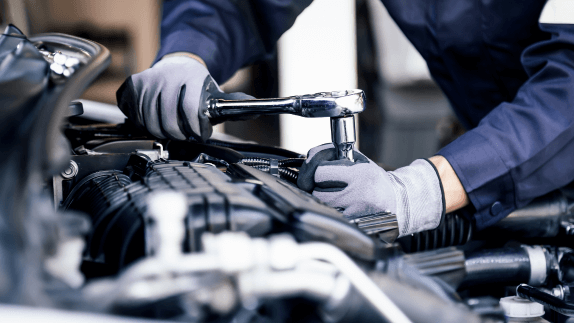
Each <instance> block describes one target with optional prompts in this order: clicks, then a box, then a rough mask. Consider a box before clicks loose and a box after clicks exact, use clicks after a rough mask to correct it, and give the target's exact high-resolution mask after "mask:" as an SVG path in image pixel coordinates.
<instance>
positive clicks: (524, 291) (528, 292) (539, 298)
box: [516, 284, 574, 316]
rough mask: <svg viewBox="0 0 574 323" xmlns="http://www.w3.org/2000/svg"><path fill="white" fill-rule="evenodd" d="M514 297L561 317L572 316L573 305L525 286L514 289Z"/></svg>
mask: <svg viewBox="0 0 574 323" xmlns="http://www.w3.org/2000/svg"><path fill="white" fill-rule="evenodd" d="M516 295H517V296H520V297H522V298H526V299H529V300H531V301H533V302H536V303H540V304H542V305H544V307H548V308H550V309H551V310H553V311H556V312H558V313H560V314H562V315H566V316H574V305H573V304H570V303H567V302H565V301H563V300H561V299H560V298H558V297H555V296H552V295H550V294H547V293H545V292H543V291H541V290H539V289H537V288H534V287H532V286H529V285H526V284H520V285H518V287H516Z"/></svg>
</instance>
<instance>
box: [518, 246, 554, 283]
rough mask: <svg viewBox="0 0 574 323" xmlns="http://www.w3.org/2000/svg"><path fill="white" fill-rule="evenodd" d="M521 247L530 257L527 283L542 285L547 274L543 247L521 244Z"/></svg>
mask: <svg viewBox="0 0 574 323" xmlns="http://www.w3.org/2000/svg"><path fill="white" fill-rule="evenodd" d="M522 248H524V250H526V252H527V253H528V258H529V259H530V280H529V281H528V284H529V285H532V286H540V285H542V284H543V283H544V281H545V280H546V277H547V276H548V273H547V268H546V267H547V266H546V255H545V252H544V248H542V247H541V246H534V247H531V246H522Z"/></svg>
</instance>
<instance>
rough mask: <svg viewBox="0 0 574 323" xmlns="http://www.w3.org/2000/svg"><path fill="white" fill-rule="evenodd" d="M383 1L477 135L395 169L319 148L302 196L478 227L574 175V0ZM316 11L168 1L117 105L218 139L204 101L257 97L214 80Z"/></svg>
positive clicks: (271, 4)
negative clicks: (455, 217) (226, 89)
mask: <svg viewBox="0 0 574 323" xmlns="http://www.w3.org/2000/svg"><path fill="white" fill-rule="evenodd" d="M382 1H383V3H384V5H385V6H386V8H387V10H388V11H389V13H390V14H391V16H392V18H393V19H394V20H395V22H396V23H397V24H398V25H399V27H400V28H401V29H402V31H403V32H404V33H405V35H406V36H407V37H408V38H409V40H410V41H411V42H412V43H413V44H414V46H415V47H416V48H417V50H418V51H419V52H420V53H421V54H422V56H423V57H424V59H425V60H426V62H427V65H428V67H429V70H430V72H431V74H432V76H433V78H434V79H435V81H436V82H437V83H438V85H439V86H440V87H441V89H442V90H443V91H444V93H445V94H446V95H447V97H448V98H449V100H450V102H451V104H452V107H453V109H454V111H455V113H456V114H457V116H458V118H459V119H460V121H461V122H462V123H463V125H464V126H465V127H466V128H467V129H470V130H469V131H467V132H466V133H465V134H464V135H462V136H461V137H459V138H458V139H457V140H455V141H454V142H452V143H451V144H449V145H448V146H446V147H445V148H443V149H442V150H440V151H439V152H438V153H437V155H436V156H432V157H430V158H429V159H419V160H415V161H414V162H413V163H412V164H410V165H409V166H406V167H402V168H399V169H397V170H395V171H389V172H387V171H385V170H384V169H382V168H380V167H379V166H377V165H376V164H375V163H373V162H372V161H370V160H369V159H367V158H366V157H365V156H364V155H362V154H360V153H359V152H355V159H356V161H355V162H350V161H341V160H335V153H334V149H333V148H332V146H331V145H328V144H327V145H322V146H319V147H316V148H313V149H311V150H310V151H309V155H308V159H307V161H306V163H305V164H304V166H303V167H302V169H301V171H300V175H299V180H298V185H299V186H300V187H301V188H302V189H304V190H306V191H309V192H312V193H313V194H314V195H315V196H317V197H318V198H319V199H321V200H322V201H323V202H325V203H326V204H328V205H330V206H332V207H337V208H340V209H344V211H343V213H344V214H345V215H346V216H354V215H365V214H376V213H380V212H384V211H390V212H393V213H394V214H396V215H397V220H398V225H399V228H398V229H399V234H400V236H405V235H408V234H411V233H414V232H419V231H423V230H429V229H433V228H435V227H436V226H437V225H438V224H439V223H440V221H441V219H442V218H444V214H445V212H452V211H455V210H458V209H461V208H464V209H463V210H464V211H465V212H466V213H467V214H468V216H469V218H470V219H471V220H472V221H473V222H474V224H475V227H476V228H477V229H479V230H480V229H482V228H485V227H487V226H489V225H492V224H494V223H495V222H497V221H498V220H500V219H502V218H504V217H505V216H507V215H508V214H509V213H510V212H512V211H513V210H515V209H517V208H520V207H522V206H525V205H526V204H528V203H529V202H530V201H532V199H534V198H535V197H538V196H541V195H544V194H546V193H548V192H550V191H552V190H555V189H557V188H560V187H563V186H565V185H566V184H568V183H570V182H571V181H572V180H574V140H573V138H574V124H573V121H574V110H573V109H574V1H570V0H548V1H547V2H546V1H543V0H539V1H522V0H505V1H486V0H444V1H433V0H411V1H404V0H382ZM310 3H311V0H292V1H287V0H284V1H276V0H251V1H232V0H203V1H202V0H173V1H167V0H166V1H165V2H164V6H163V21H162V24H161V49H160V51H159V53H158V56H157V60H156V62H155V64H154V65H153V66H152V68H150V69H148V70H146V71H144V72H142V73H139V74H135V75H133V76H131V77H130V78H128V79H127V81H126V82H125V83H124V84H123V85H122V87H121V88H120V89H119V90H118V94H117V96H118V103H119V106H120V108H121V109H122V110H123V111H124V112H126V115H128V117H129V118H130V119H132V120H135V122H136V123H138V124H139V125H141V126H143V127H145V128H147V130H148V131H149V132H150V133H151V134H152V135H154V136H156V137H159V138H172V139H180V140H185V139H194V140H205V139H207V138H209V136H210V135H211V125H210V123H209V121H208V119H207V117H206V116H205V115H204V114H203V113H202V112H203V111H199V110H200V109H199V102H200V100H204V99H205V98H206V97H221V98H248V96H246V95H245V94H242V93H234V94H225V93H222V92H221V91H220V90H219V87H218V86H217V83H216V82H223V81H225V80H227V79H228V78H229V77H230V76H231V75H233V73H234V72H235V71H236V70H238V69H239V68H241V67H243V66H246V65H249V64H250V63H253V62H255V61H257V60H261V59H264V58H265V57H267V56H268V55H271V54H272V53H273V51H274V48H275V43H276V42H277V40H278V39H279V37H280V36H281V35H282V34H283V33H284V32H285V31H286V30H287V29H289V28H290V27H291V26H292V25H293V23H294V22H295V19H296V17H297V15H298V14H299V13H300V12H302V11H303V10H304V9H305V8H306V7H307V6H308V5H309V4H310ZM465 206H467V207H465Z"/></svg>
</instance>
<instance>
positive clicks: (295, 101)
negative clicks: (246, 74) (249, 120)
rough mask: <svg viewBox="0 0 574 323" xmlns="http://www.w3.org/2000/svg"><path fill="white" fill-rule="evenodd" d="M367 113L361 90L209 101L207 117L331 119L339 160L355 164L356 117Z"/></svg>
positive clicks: (332, 136)
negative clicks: (279, 116)
mask: <svg viewBox="0 0 574 323" xmlns="http://www.w3.org/2000/svg"><path fill="white" fill-rule="evenodd" d="M363 110H365V93H364V92H363V91H362V90H350V91H334V92H320V93H316V94H307V95H296V96H290V97H286V98H276V99H252V100H224V99H210V100H209V101H208V102H207V108H206V110H205V114H206V116H207V117H208V118H209V119H210V120H213V121H216V122H221V121H226V120H230V119H237V118H240V117H242V116H243V117H244V116H249V115H272V114H293V115H297V116H301V117H305V118H325V117H330V118H331V139H332V141H333V144H334V145H335V148H337V158H338V159H348V160H351V161H354V157H353V146H354V144H355V142H356V134H355V114H357V113H361V112H363Z"/></svg>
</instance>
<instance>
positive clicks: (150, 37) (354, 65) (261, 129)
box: [0, 0, 464, 167]
mask: <svg viewBox="0 0 574 323" xmlns="http://www.w3.org/2000/svg"><path fill="white" fill-rule="evenodd" d="M161 9H162V1H161V0H137V1H135V0H97V1H93V0H0V25H2V26H5V25H7V24H8V23H13V24H14V25H16V26H17V27H19V28H20V29H21V30H22V31H24V32H25V33H26V34H28V35H33V34H38V33H44V32H61V33H66V34H71V35H77V36H80V37H84V38H87V39H90V40H94V41H96V42H99V43H101V44H103V45H104V46H106V47H107V48H108V49H110V51H111V53H112V64H111V66H110V67H109V68H108V69H107V70H106V72H105V73H103V74H102V75H101V76H100V77H99V78H98V79H97V80H96V81H95V82H94V83H93V85H92V86H91V87H90V88H89V89H88V90H87V91H86V92H85V93H84V95H83V97H82V98H83V99H88V100H94V101H100V102H105V103H109V104H112V105H115V104H116V99H115V93H116V90H117V89H118V87H119V86H120V85H121V84H122V82H123V81H124V80H125V79H126V78H127V77H128V76H129V75H131V74H133V73H137V72H141V71H143V70H144V69H146V68H148V67H150V65H151V63H152V62H153V60H154V58H155V55H156V52H157V50H158V48H159V25H160V21H161ZM222 87H223V88H224V90H226V91H242V92H245V93H248V94H251V95H253V96H255V97H259V98H264V97H278V96H288V95H294V94H306V93H315V92H320V91H333V90H342V89H353V88H360V89H363V90H364V91H365V93H366V95H367V100H368V102H367V109H366V110H365V112H363V113H362V114H359V118H358V125H359V127H358V129H359V130H358V132H359V149H360V150H361V151H362V152H363V153H365V154H366V155H367V156H368V157H370V158H371V159H373V160H374V161H376V162H378V163H381V164H384V165H388V166H390V167H400V166H404V165H407V164H409V163H410V162H411V161H413V160H414V159H416V158H422V157H429V156H432V155H433V154H434V153H435V152H436V151H438V149H439V148H440V147H441V146H443V145H445V144H446V143H448V142H450V141H452V140H453V139H454V138H456V137H457V136H458V135H460V134H462V133H463V132H464V129H462V127H461V126H460V125H459V124H458V123H457V122H456V119H455V117H454V116H453V114H452V112H451V109H450V107H449V103H448V100H447V99H446V98H445V97H444V95H443V94H442V92H441V90H440V89H439V88H438V87H437V86H436V84H435V83H434V82H433V81H432V79H431V77H430V75H429V73H428V69H427V66H426V63H425V62H424V60H423V59H422V57H421V56H420V55H419V54H418V52H417V51H416V50H415V49H414V47H413V46H412V45H411V44H410V42H409V41H408V40H407V39H406V37H405V36H404V35H403V34H402V32H401V31H400V30H399V29H398V27H397V26H396V25H395V23H394V22H393V21H392V19H391V18H390V16H389V15H388V13H387V11H386V10H385V8H384V7H383V5H382V4H381V1H380V0H315V1H314V2H313V3H312V4H311V6H310V7H309V8H307V9H306V10H305V11H304V12H303V13H302V14H301V15H300V16H299V18H298V19H297V21H296V23H295V26H293V28H291V29H290V30H289V31H288V32H287V33H285V35H284V36H283V37H282V38H281V39H280V41H279V44H278V46H277V55H275V57H274V58H272V59H270V60H268V61H264V62H260V63H257V64H256V65H254V66H250V67H246V68H244V69H242V70H240V71H238V72H237V73H236V75H235V76H233V77H232V78H231V79H230V80H228V81H227V82H226V83H225V84H224V85H223V86H222ZM329 127H330V126H329V120H328V119H324V120H323V119H304V118H300V117H295V116H280V117H279V116H264V117H261V118H259V119H257V120H252V121H246V122H228V123H226V124H224V125H222V126H219V127H218V129H217V131H220V132H224V133H226V134H230V135H233V136H236V137H239V138H241V139H244V140H250V141H256V142H258V143H260V144H263V145H272V146H282V147H284V148H287V149H291V150H294V151H297V152H300V153H306V152H307V150H308V149H309V148H311V147H313V146H316V145H319V144H322V143H325V142H330V141H331V138H330V128H329Z"/></svg>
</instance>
